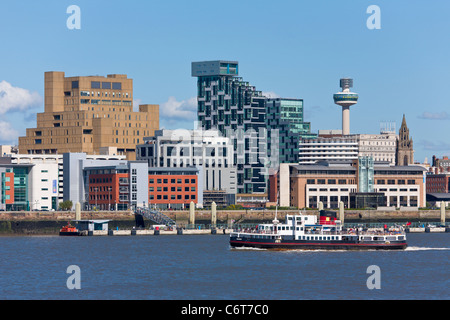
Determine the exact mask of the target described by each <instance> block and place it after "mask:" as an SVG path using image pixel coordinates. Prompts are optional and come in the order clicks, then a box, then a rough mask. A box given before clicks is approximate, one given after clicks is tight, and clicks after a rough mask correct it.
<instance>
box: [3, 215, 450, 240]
mask: <svg viewBox="0 0 450 320" xmlns="http://www.w3.org/2000/svg"><path fill="white" fill-rule="evenodd" d="M164 213H165V214H166V215H167V216H169V217H170V218H171V219H173V220H174V221H176V222H177V224H178V225H181V226H183V225H187V224H188V223H189V222H188V221H189V211H166V212H164ZM296 213H298V211H278V219H279V220H280V221H284V219H285V216H286V214H296ZM306 214H310V215H311V214H314V215H318V211H317V210H308V211H306ZM274 217H275V211H274V210H254V211H251V210H247V211H246V210H229V211H217V224H218V225H225V224H227V225H229V224H231V223H232V222H233V223H263V222H270V221H272V220H273V219H274ZM81 219H100V220H103V219H105V220H111V222H110V223H109V228H110V229H113V230H115V229H117V228H119V229H131V228H132V227H133V226H135V220H134V213H133V212H130V211H117V212H116V211H99V212H82V214H81ZM73 220H75V212H72V211H53V212H35V211H32V212H25V211H21V212H5V211H2V212H0V235H53V234H58V232H59V229H60V228H61V227H62V226H63V225H65V224H66V223H67V222H68V221H73ZM418 221H420V222H439V221H440V211H439V210H418V211H376V210H347V211H345V222H351V223H353V222H361V223H366V222H418ZM446 221H450V210H449V211H447V212H446ZM195 223H196V224H204V225H209V224H210V223H211V211H207V210H197V211H196V212H195ZM145 224H146V228H147V227H149V226H150V224H151V223H150V222H149V221H145Z"/></svg>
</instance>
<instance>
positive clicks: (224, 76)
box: [192, 60, 268, 194]
mask: <svg viewBox="0 0 450 320" xmlns="http://www.w3.org/2000/svg"><path fill="white" fill-rule="evenodd" d="M192 76H193V77H197V78H198V80H197V89H198V92H197V102H198V110H197V115H198V120H199V123H200V125H201V127H202V129H203V130H209V129H217V130H219V131H220V132H221V133H222V135H223V136H226V137H228V138H230V139H232V141H233V146H234V151H235V152H234V164H235V165H236V167H237V193H238V194H250V193H266V192H267V189H266V184H267V183H266V182H267V177H268V175H266V162H267V130H266V97H264V96H263V95H262V93H261V92H260V91H257V90H256V88H255V87H254V86H251V85H250V84H249V83H248V82H246V81H244V80H243V79H242V78H241V77H238V62H237V61H224V60H218V61H204V62H193V63H192Z"/></svg>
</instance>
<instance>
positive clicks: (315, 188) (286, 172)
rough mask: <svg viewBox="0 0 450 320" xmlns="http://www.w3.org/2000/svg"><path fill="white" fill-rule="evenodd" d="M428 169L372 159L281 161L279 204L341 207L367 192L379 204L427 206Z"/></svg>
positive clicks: (346, 205)
mask: <svg viewBox="0 0 450 320" xmlns="http://www.w3.org/2000/svg"><path fill="white" fill-rule="evenodd" d="M425 172H426V169H425V168H423V167H422V166H411V165H410V166H392V165H390V164H389V163H388V162H378V163H377V162H373V161H372V160H370V159H369V158H360V159H358V160H353V161H348V160H344V161H320V162H317V163H314V164H306V165H300V164H281V167H280V172H279V183H278V185H279V190H280V196H279V200H280V205H281V206H295V207H298V208H305V207H308V208H317V207H318V203H319V202H322V203H323V204H324V207H325V208H338V206H339V203H340V202H341V201H342V202H344V205H345V207H346V208H351V207H352V197H353V203H354V204H353V206H355V205H356V204H355V203H357V202H356V201H359V200H358V199H357V198H358V197H359V198H361V196H362V195H364V194H365V195H366V197H369V198H370V197H372V200H371V201H377V206H380V205H382V206H388V207H416V208H417V207H424V206H425V204H426V183H425ZM380 199H381V200H382V201H383V203H380V202H378V201H379V200H380ZM363 200H364V199H363Z"/></svg>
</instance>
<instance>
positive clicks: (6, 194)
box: [0, 165, 32, 211]
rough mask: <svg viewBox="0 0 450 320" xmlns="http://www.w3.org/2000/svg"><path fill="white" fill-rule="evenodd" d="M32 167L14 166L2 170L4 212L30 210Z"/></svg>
mask: <svg viewBox="0 0 450 320" xmlns="http://www.w3.org/2000/svg"><path fill="white" fill-rule="evenodd" d="M31 167H32V166H29V165H23V166H22V165H14V166H9V167H5V166H3V167H1V168H0V172H1V185H0V187H1V209H2V210H7V211H23V210H27V211H28V210H30V201H29V194H28V184H29V173H30V170H31Z"/></svg>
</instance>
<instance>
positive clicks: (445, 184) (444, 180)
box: [427, 173, 450, 193]
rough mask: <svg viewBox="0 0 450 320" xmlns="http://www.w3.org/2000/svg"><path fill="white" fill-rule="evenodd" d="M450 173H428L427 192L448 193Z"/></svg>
mask: <svg viewBox="0 0 450 320" xmlns="http://www.w3.org/2000/svg"><path fill="white" fill-rule="evenodd" d="M449 177H450V174H448V173H447V174H445V173H442V174H427V193H448V192H449Z"/></svg>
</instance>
